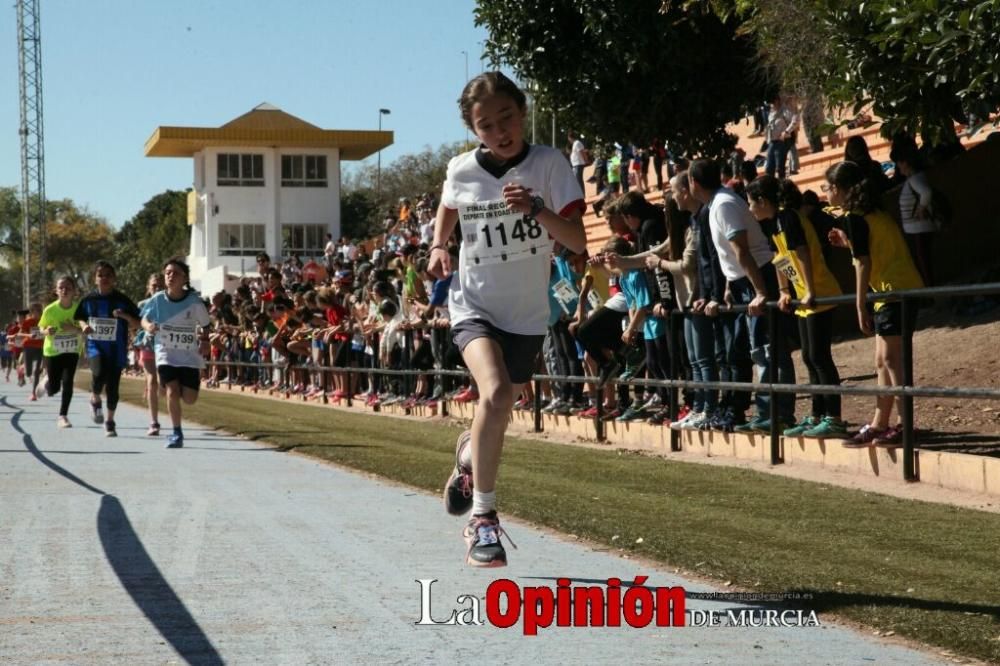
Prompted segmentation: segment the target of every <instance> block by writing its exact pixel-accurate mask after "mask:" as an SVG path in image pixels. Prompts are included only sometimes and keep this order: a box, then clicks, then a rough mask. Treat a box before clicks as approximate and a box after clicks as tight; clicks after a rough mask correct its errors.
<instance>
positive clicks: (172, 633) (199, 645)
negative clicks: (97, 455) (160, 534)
mask: <svg viewBox="0 0 1000 666" xmlns="http://www.w3.org/2000/svg"><path fill="white" fill-rule="evenodd" d="M0 406H2V407H8V408H12V409H15V410H17V411H15V412H14V414H13V416H12V417H11V419H10V423H11V426H12V427H13V428H14V430H16V431H17V432H18V433H20V434H21V438H22V441H23V442H24V447H25V448H26V449H27V450H28V452H29V453H31V455H33V456H34V457H35V459H36V460H38V462H40V463H41V464H42V465H45V466H46V467H48V468H49V469H50V470H52V471H53V472H55V473H56V474H58V475H59V476H61V477H63V478H64V479H67V480H68V481H72V482H73V483H75V484H76V485H78V486H80V487H81V488H85V489H86V490H89V491H90V492H92V493H94V494H96V495H100V497H101V508H100V509H99V510H98V512H97V533H98V535H99V536H100V539H101V547H102V548H103V549H104V556H105V557H106V558H107V560H108V564H110V565H111V569H112V570H113V571H114V572H115V575H116V576H118V580H119V581H120V582H121V584H122V587H124V588H125V591H126V592H128V595H129V596H130V597H132V601H133V602H135V605H136V606H138V608H139V610H141V611H142V613H143V615H145V616H146V619H148V620H149V621H150V623H152V625H153V626H154V627H155V628H156V630H157V631H158V632H160V635H161V636H163V638H164V639H165V640H166V641H167V642H168V643H170V645H171V646H172V647H173V648H174V650H176V651H177V653H178V654H179V655H180V656H181V657H183V658H184V660H185V661H187V662H188V663H189V664H199V665H200V664H204V665H212V664H222V663H224V662H223V661H222V657H221V656H220V655H219V653H218V652H217V651H216V649H215V647H214V646H213V645H212V642H211V641H210V640H209V639H208V637H207V636H205V632H204V631H202V629H201V627H199V626H198V623H197V622H196V621H195V619H194V618H193V617H192V616H191V613H190V611H188V609H187V607H186V606H185V605H184V602H183V601H181V599H180V598H179V597H178V596H177V593H176V592H174V590H173V588H171V587H170V583H168V582H167V580H166V579H165V578H164V577H163V574H162V573H160V570H159V568H158V567H157V566H156V563H155V562H154V561H153V560H152V558H150V557H149V554H148V553H147V552H146V548H145V547H144V546H143V545H142V540H140V539H139V536H138V535H137V534H136V532H135V529H133V527H132V523H131V521H129V519H128V514H127V513H126V512H125V508H124V507H123V506H122V504H121V502H119V501H118V498H116V497H115V496H114V495H109V494H108V493H106V492H104V491H103V490H101V489H100V488H97V487H95V486H92V485H90V484H89V483H87V482H86V481H84V480H83V479H81V478H80V477H78V476H76V475H75V474H73V473H72V472H70V471H69V470H67V469H66V468H65V467H61V466H60V465H58V464H56V463H55V462H53V461H51V460H49V459H48V458H47V457H46V456H45V454H43V453H42V452H41V451H40V450H39V449H38V447H37V446H36V445H35V441H34V439H33V438H32V436H31V435H30V434H28V432H27V431H25V430H24V428H22V427H21V423H20V421H21V414H22V411H21V410H19V409H18V408H17V407H14V406H13V405H11V404H10V403H8V402H7V396H0Z"/></svg>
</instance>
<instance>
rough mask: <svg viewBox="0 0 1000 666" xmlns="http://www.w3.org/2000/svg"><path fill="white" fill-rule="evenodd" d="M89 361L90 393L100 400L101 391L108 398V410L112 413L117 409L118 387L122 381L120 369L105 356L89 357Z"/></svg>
mask: <svg viewBox="0 0 1000 666" xmlns="http://www.w3.org/2000/svg"><path fill="white" fill-rule="evenodd" d="M88 360H89V361H90V391H91V393H93V394H94V395H96V396H97V399H98V400H100V399H101V391H104V392H105V393H106V395H107V396H108V409H109V410H112V411H114V410H115V409H116V408H117V407H118V385H119V384H120V383H121V380H122V367H121V366H120V365H118V362H117V361H116V360H115V359H113V358H108V357H107V356H91V357H90V358H89V359H88Z"/></svg>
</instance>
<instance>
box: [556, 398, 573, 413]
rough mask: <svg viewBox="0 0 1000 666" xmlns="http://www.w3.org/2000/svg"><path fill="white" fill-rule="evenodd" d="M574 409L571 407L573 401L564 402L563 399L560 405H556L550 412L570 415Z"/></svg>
mask: <svg viewBox="0 0 1000 666" xmlns="http://www.w3.org/2000/svg"><path fill="white" fill-rule="evenodd" d="M574 411H575V410H574V408H573V403H571V402H566V401H565V400H564V401H563V403H562V404H561V405H559V406H558V407H556V408H555V409H554V410H553V411H552V412H550V413H551V414H553V415H554V416H572V415H573V412H574Z"/></svg>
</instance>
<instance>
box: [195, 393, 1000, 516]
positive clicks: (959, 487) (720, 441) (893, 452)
mask: <svg viewBox="0 0 1000 666" xmlns="http://www.w3.org/2000/svg"><path fill="white" fill-rule="evenodd" d="M206 390H216V391H241V392H245V393H247V394H248V395H255V396H258V397H271V398H272V399H278V400H289V401H295V402H302V403H304V404H309V405H313V406H317V407H334V408H336V409H348V410H350V411H355V412H363V413H370V414H372V415H373V416H374V415H384V416H396V417H400V416H409V417H416V418H421V419H435V418H442V417H441V410H440V407H439V406H434V407H428V406H417V407H412V408H409V409H407V408H404V407H403V406H402V405H401V404H395V405H388V406H381V407H378V408H372V407H368V406H366V405H365V404H364V403H363V402H361V401H354V402H353V404H352V405H351V407H347V406H346V404H345V403H343V402H342V403H340V404H339V405H333V404H332V403H331V404H329V405H326V404H324V403H323V402H322V400H321V399H314V400H309V401H306V400H303V399H302V398H301V397H300V396H296V395H291V394H288V393H281V394H271V393H270V392H268V391H261V392H259V393H258V392H257V391H251V390H250V389H248V388H244V387H240V386H232V387H229V386H227V385H226V384H225V383H223V384H222V385H221V386H220V387H218V388H215V389H206ZM446 409H447V414H448V418H456V419H459V420H463V421H466V422H471V420H472V417H473V415H474V414H475V409H476V405H475V403H461V402H454V401H449V402H447V403H446ZM534 425H535V423H534V414H533V413H532V412H530V411H527V412H522V411H515V412H514V413H513V414H512V415H511V420H510V431H511V432H512V433H514V434H520V435H524V436H527V437H531V435H532V434H534ZM542 429H543V431H544V432H546V433H550V434H556V435H560V436H562V437H566V438H573V439H574V440H575V441H581V442H587V443H590V444H591V445H603V446H608V447H610V448H620V449H626V450H630V451H643V452H647V453H651V454H655V455H660V456H663V457H664V458H666V459H670V458H671V457H672V456H674V457H677V456H678V454H677V453H675V452H672V451H671V450H670V432H671V431H670V428H668V427H666V426H654V425H650V424H648V423H645V422H641V421H633V422H629V423H615V422H608V423H605V441H604V442H599V441H597V431H596V427H595V423H594V421H593V420H591V419H581V418H578V417H576V416H554V415H551V414H543V415H542ZM680 434H681V437H680V442H681V454H686V456H685V457H684V459H685V460H690V459H691V456H692V455H693V456H694V458H697V457H699V456H701V457H705V458H715V459H724V460H732V461H734V462H735V461H744V460H746V461H756V462H761V463H769V462H770V460H771V450H770V438H769V437H768V436H767V435H757V434H750V435H745V434H741V433H720V432H711V431H709V432H702V431H682V432H681V433H680ZM781 456H782V458H783V460H784V465H786V466H804V467H807V468H813V469H816V468H820V469H825V470H830V471H831V472H839V473H845V474H850V475H855V476H859V477H873V478H879V477H884V478H890V479H902V478H903V459H902V449H901V448H899V449H881V448H876V447H871V448H867V449H848V448H845V447H844V446H842V445H841V443H840V441H839V440H835V439H831V440H820V439H807V438H804V437H782V438H781ZM915 458H916V460H915V469H916V473H917V477H918V479H919V482H920V483H922V484H927V485H929V486H935V487H939V488H944V489H948V490H956V491H965V492H973V493H980V494H985V495H991V496H996V497H1000V458H991V457H987V456H979V455H971V454H965V453H954V452H949V451H927V450H920V449H919V448H918V449H917V451H916V456H915Z"/></svg>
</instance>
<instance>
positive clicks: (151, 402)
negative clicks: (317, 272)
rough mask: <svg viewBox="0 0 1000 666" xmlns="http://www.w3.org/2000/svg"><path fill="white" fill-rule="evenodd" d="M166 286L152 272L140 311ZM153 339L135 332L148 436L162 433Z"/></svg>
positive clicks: (141, 329) (140, 329)
mask: <svg viewBox="0 0 1000 666" xmlns="http://www.w3.org/2000/svg"><path fill="white" fill-rule="evenodd" d="M328 235H329V234H328ZM165 287H166V285H165V284H164V282H163V275H161V274H160V273H152V274H151V275H150V276H149V279H148V280H147V281H146V298H145V299H144V300H141V301H139V303H138V306H139V311H140V312H141V311H142V308H143V306H144V305H146V303H148V302H149V299H150V298H151V297H152V296H153V295H155V294H156V293H157V292H159V291H163V290H164V288H165ZM153 339H154V338H153V336H152V335H147V333H146V331H145V330H144V329H143V328H141V327H140V328H139V332H138V333H136V334H135V346H136V347H138V348H139V364H140V365H141V366H142V372H143V375H145V378H146V404H147V405H148V406H149V430H147V431H146V436H148V437H155V436H157V435H159V434H160V382H159V380H158V377H157V372H156V355H155V354H154V353H153Z"/></svg>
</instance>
